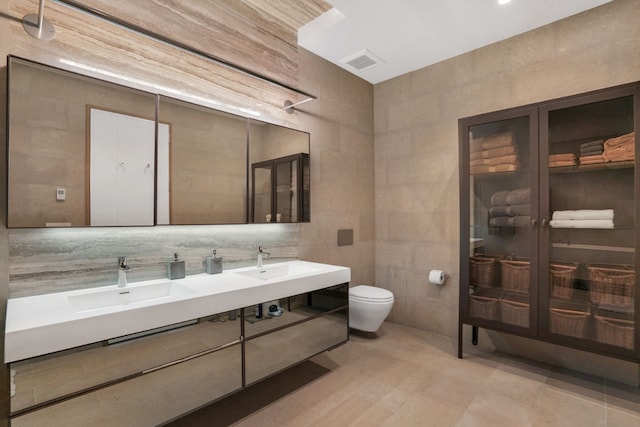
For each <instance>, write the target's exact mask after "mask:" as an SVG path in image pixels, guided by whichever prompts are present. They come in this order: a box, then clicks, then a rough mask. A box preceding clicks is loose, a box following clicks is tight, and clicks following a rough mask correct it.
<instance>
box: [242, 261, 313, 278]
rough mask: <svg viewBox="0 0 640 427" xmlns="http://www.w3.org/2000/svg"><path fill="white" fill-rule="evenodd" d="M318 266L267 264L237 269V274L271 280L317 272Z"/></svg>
mask: <svg viewBox="0 0 640 427" xmlns="http://www.w3.org/2000/svg"><path fill="white" fill-rule="evenodd" d="M317 271H318V269H317V268H313V267H309V266H306V265H295V264H275V265H265V266H264V267H259V268H258V267H254V268H252V269H250V270H243V271H236V273H235V274H240V275H242V276H246V277H251V278H253V279H260V280H269V279H276V278H285V277H286V276H297V275H299V274H307V273H314V272H317Z"/></svg>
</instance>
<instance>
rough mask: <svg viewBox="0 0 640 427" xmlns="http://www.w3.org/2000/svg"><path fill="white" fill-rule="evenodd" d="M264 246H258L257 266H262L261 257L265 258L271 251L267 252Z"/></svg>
mask: <svg viewBox="0 0 640 427" xmlns="http://www.w3.org/2000/svg"><path fill="white" fill-rule="evenodd" d="M265 249H266V248H263V247H262V246H258V265H257V267H258V268H262V258H263V257H264V258H267V257H268V256H269V255H271V252H267V251H265Z"/></svg>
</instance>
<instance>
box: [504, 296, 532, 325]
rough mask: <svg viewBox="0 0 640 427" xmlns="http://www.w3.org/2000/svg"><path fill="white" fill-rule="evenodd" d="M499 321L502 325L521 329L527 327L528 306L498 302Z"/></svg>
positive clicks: (519, 303)
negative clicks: (515, 326) (505, 324)
mask: <svg viewBox="0 0 640 427" xmlns="http://www.w3.org/2000/svg"><path fill="white" fill-rule="evenodd" d="M500 320H501V321H502V322H503V323H509V324H511V325H517V326H522V327H525V328H526V327H528V326H529V304H525V303H522V302H516V301H509V300H504V299H503V300H500Z"/></svg>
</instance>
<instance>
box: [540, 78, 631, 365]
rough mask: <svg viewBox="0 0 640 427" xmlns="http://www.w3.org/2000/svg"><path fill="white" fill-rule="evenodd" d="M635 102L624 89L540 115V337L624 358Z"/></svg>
mask: <svg viewBox="0 0 640 427" xmlns="http://www.w3.org/2000/svg"><path fill="white" fill-rule="evenodd" d="M634 102H636V101H635V97H634V94H633V90H632V89H620V90H617V91H611V92H606V93H600V94H595V95H591V96H590V97H588V98H586V99H582V98H580V99H577V100H576V99H574V100H570V101H567V102H559V103H557V104H554V105H551V106H549V107H548V108H545V109H542V110H541V113H540V114H541V115H540V122H541V152H540V159H541V161H540V163H541V164H540V168H541V189H543V191H541V212H543V214H542V216H543V217H544V219H542V221H543V224H542V225H543V232H542V233H541V239H542V240H541V247H546V248H548V251H543V252H544V253H541V266H543V267H546V268H544V269H543V270H541V273H540V274H541V278H540V279H541V280H544V281H545V282H546V281H547V280H548V286H542V287H541V290H542V292H541V313H540V316H541V334H543V335H547V336H550V337H555V338H558V336H561V338H562V339H563V341H565V342H567V343H574V345H579V346H588V347H592V348H597V349H599V350H601V351H602V352H611V353H622V354H624V353H625V352H626V351H628V352H632V351H633V350H634V349H635V348H636V345H637V338H636V335H637V334H636V330H635V324H636V321H635V310H636V306H637V303H636V301H635V288H636V278H635V266H636V250H635V248H636V244H637V243H636V221H635V218H636V200H635V183H636V181H637V178H636V172H635V167H634V165H635V150H636V137H635V132H634V130H635V129H634ZM543 151H544V152H543ZM543 159H546V161H543ZM547 219H548V222H547ZM545 270H546V271H545Z"/></svg>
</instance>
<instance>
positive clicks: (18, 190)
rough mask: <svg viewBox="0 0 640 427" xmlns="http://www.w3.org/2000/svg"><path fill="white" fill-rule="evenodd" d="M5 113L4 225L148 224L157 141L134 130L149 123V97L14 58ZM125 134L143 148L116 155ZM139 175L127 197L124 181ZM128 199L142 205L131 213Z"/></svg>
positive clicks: (151, 113)
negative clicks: (140, 140)
mask: <svg viewBox="0 0 640 427" xmlns="http://www.w3.org/2000/svg"><path fill="white" fill-rule="evenodd" d="M92 111H93V113H92ZM8 112H9V121H8V125H9V126H8V129H9V144H8V146H9V156H8V157H9V165H8V199H9V200H8V226H9V227H51V226H54V227H55V226H89V225H92V218H93V217H95V218H94V219H95V221H96V223H95V225H153V203H152V201H153V187H154V186H153V176H154V170H153V169H154V167H155V166H154V162H153V155H151V156H149V147H151V148H150V149H151V152H153V146H154V140H155V136H154V133H153V132H152V133H151V134H148V129H147V131H146V132H147V133H146V134H144V132H143V134H142V135H139V134H138V133H139V132H140V131H141V129H143V128H148V125H149V123H153V120H154V117H155V95H151V94H148V93H144V92H141V91H137V90H133V89H129V88H125V87H122V86H118V85H115V84H111V83H106V82H102V81H99V80H96V79H91V78H87V77H83V76H79V75H76V74H73V73H70V72H66V71H61V70H58V69H55V68H52V67H46V66H43V65H39V64H35V63H32V62H29V61H25V60H21V59H18V58H15V57H12V58H10V61H9V110H8ZM111 113H117V114H111ZM99 116H100V117H99ZM114 120H115V121H114ZM92 123H93V126H94V128H93V130H94V131H96V129H97V130H98V132H92V129H91V126H92ZM143 123H144V124H143ZM100 129H102V130H100ZM126 134H128V136H130V137H134V138H135V137H141V138H143V139H146V142H145V143H144V144H142V145H144V146H146V147H147V148H145V149H138V148H131V150H133V151H130V152H126V153H120V154H116V153H117V151H116V150H117V148H116V146H115V145H116V144H117V142H118V141H120V140H121V138H122V137H123V136H125V135H126ZM149 138H151V139H149ZM96 141H97V142H96ZM94 142H95V143H96V147H95V148H92V145H94V144H93V143H94ZM98 146H99V148H98ZM136 147H137V146H136ZM92 150H94V151H93V153H92ZM96 150H97V151H96ZM127 150H129V148H127ZM144 151H146V154H142V153H143V152H144ZM118 156H120V157H118ZM140 156H142V157H144V158H141V159H138V160H136V162H137V163H140V165H139V166H140V167H139V168H138V169H140V170H139V171H138V172H139V174H138V175H137V177H134V178H131V176H130V175H128V172H131V171H132V170H133V169H134V168H135V167H134V166H133V165H132V162H133V159H134V158H136V157H140ZM103 162H104V163H103ZM106 162H111V163H110V164H108V163H106ZM114 162H115V163H114ZM121 163H124V164H121ZM147 165H148V167H147ZM100 168H101V169H103V170H104V171H107V170H109V169H111V172H110V173H106V172H104V171H103V172H99V171H98V169H100ZM92 169H95V172H96V174H95V175H94V176H92ZM141 177H147V184H146V185H145V186H144V187H146V188H137V187H143V186H134V187H136V189H135V191H136V192H135V194H134V193H128V191H129V190H130V189H132V186H131V185H129V183H130V182H131V181H130V180H129V179H130V178H131V179H133V180H134V181H136V182H137V181H138V180H139V179H140V178H141ZM149 177H150V179H151V181H149ZM99 180H102V181H103V182H102V185H101V186H100V185H98V186H97V187H95V188H94V186H93V184H97V183H98V181H99ZM98 187H100V189H98ZM93 193H95V194H93ZM98 193H100V194H101V195H102V196H104V195H108V197H109V199H105V200H101V199H97V197H98V196H97V195H98ZM102 196H101V197H102ZM133 199H140V200H142V199H144V200H146V204H147V205H148V206H142V207H140V208H139V210H140V212H138V213H136V214H135V215H132V211H134V210H138V208H135V209H133V208H132V205H131V200H133ZM107 206H109V210H105V209H106V207H107ZM103 210H104V212H103ZM101 214H104V215H101Z"/></svg>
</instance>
